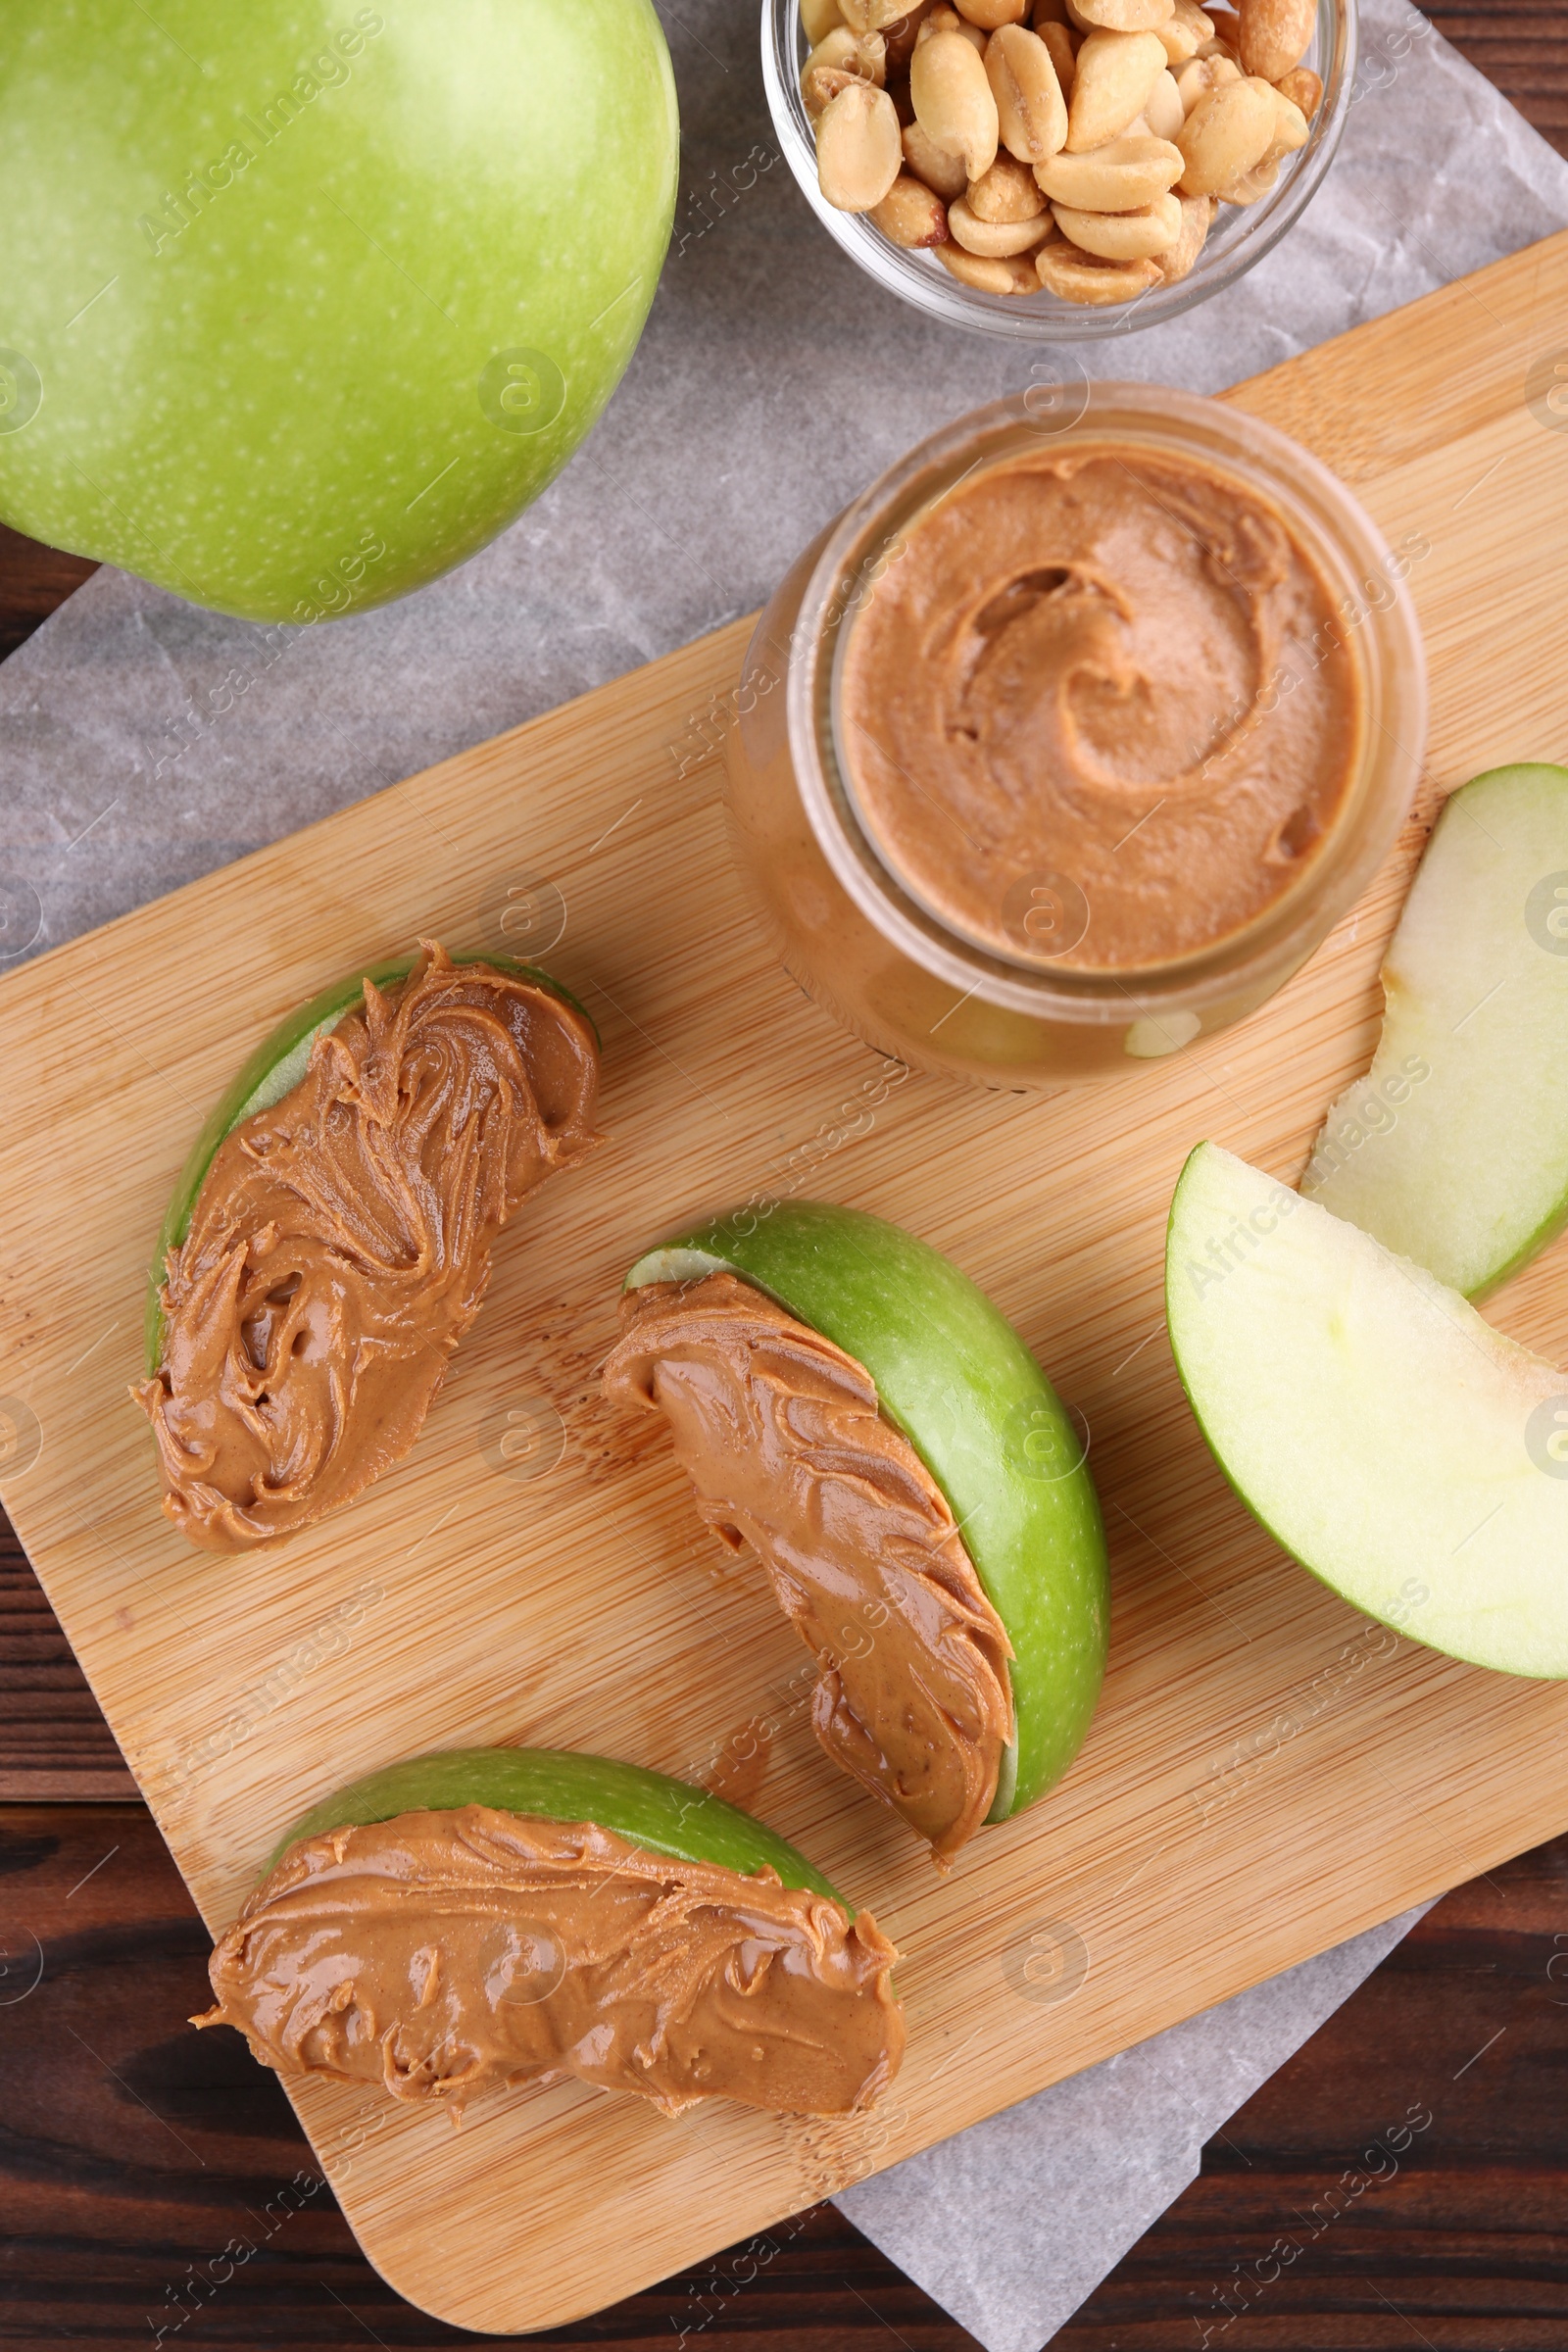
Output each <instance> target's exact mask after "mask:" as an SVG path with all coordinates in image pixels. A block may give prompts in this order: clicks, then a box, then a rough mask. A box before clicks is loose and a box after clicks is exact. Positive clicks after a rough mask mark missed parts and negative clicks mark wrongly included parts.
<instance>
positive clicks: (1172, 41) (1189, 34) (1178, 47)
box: [1154, 0, 1214, 66]
mask: <svg viewBox="0 0 1568 2352" xmlns="http://www.w3.org/2000/svg"><path fill="white" fill-rule="evenodd" d="M1154 30H1155V31H1156V32H1157V33H1158V35H1159V37H1160V39H1161V40H1162V41H1163V42H1164V44H1165V63H1166V64H1167V65H1170V66H1180V65H1185V64H1186V62H1187V60H1188V58H1190V57H1196V56H1197V54H1198V52H1199V50H1200V49H1201V46H1202V44H1203V43H1204V41H1211V40H1212V39H1213V38H1214V26H1213V22H1212V20H1211V19H1210V18H1208V17H1205V16H1204V14H1203V12H1202V10H1201V8H1200V7H1199V6H1198V4H1197V0H1176V5H1175V8H1174V9H1173V10H1172V12H1171V14H1170V15H1169V16H1168V17H1167V18H1166V19H1165V22H1164V24H1163V25H1155V26H1154Z"/></svg>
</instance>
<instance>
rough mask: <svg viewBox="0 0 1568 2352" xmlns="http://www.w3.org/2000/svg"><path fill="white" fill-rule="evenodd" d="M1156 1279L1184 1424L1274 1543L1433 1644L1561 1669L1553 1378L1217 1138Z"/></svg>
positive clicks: (1564, 1663) (1567, 1445)
mask: <svg viewBox="0 0 1568 2352" xmlns="http://www.w3.org/2000/svg"><path fill="white" fill-rule="evenodd" d="M1165 1285H1166V1311H1167V1315H1168V1320H1169V1325H1170V1337H1171V1346H1172V1348H1173V1350H1174V1352H1175V1357H1176V1366H1177V1370H1178V1371H1179V1373H1180V1374H1181V1379H1182V1384H1183V1386H1184V1388H1185V1389H1186V1391H1187V1396H1188V1399H1189V1401H1190V1403H1191V1405H1192V1408H1193V1411H1194V1413H1195V1415H1196V1416H1197V1419H1198V1423H1199V1427H1200V1428H1201V1430H1202V1433H1203V1435H1204V1437H1205V1438H1206V1439H1207V1441H1208V1444H1209V1446H1210V1447H1211V1448H1212V1450H1213V1453H1214V1455H1215V1458H1216V1460H1217V1461H1218V1463H1219V1465H1220V1468H1221V1469H1222V1470H1223V1471H1224V1473H1225V1475H1226V1477H1227V1478H1228V1479H1229V1481H1230V1483H1231V1485H1232V1486H1233V1487H1234V1488H1235V1490H1236V1492H1237V1494H1238V1495H1240V1496H1241V1498H1242V1500H1243V1501H1244V1502H1245V1503H1246V1504H1247V1505H1248V1506H1249V1508H1250V1510H1251V1511H1252V1512H1253V1513H1254V1514H1255V1515H1256V1517H1257V1518H1258V1519H1259V1520H1261V1522H1262V1524H1263V1525H1264V1527H1265V1528H1267V1530H1268V1531H1269V1533H1270V1534H1271V1535H1272V1536H1273V1537H1274V1538H1275V1539H1276V1541H1277V1542H1278V1543H1280V1544H1282V1545H1283V1546H1284V1547H1285V1549H1286V1550H1287V1551H1289V1552H1291V1553H1293V1554H1294V1556H1295V1557H1296V1558H1297V1559H1298V1560H1299V1561H1300V1563H1301V1564H1302V1566H1303V1567H1306V1568H1309V1569H1311V1570H1312V1572H1313V1573H1314V1575H1316V1576H1319V1577H1321V1578H1322V1579H1323V1581H1324V1583H1325V1584H1327V1585H1330V1586H1332V1587H1333V1589H1334V1590H1335V1591H1336V1592H1337V1593H1342V1594H1343V1595H1344V1597H1345V1598H1346V1599H1347V1600H1348V1601H1349V1602H1350V1603H1351V1604H1352V1606H1354V1607H1355V1608H1358V1609H1362V1610H1364V1611H1365V1612H1366V1613H1367V1615H1368V1616H1370V1617H1375V1618H1379V1619H1381V1620H1382V1621H1383V1622H1384V1623H1385V1624H1388V1625H1394V1626H1397V1627H1398V1628H1399V1630H1400V1631H1402V1632H1403V1633H1405V1634H1406V1635H1408V1636H1409V1637H1410V1638H1411V1639H1412V1640H1415V1641H1418V1642H1425V1643H1426V1644H1428V1646H1430V1647H1431V1648H1433V1649H1439V1650H1444V1651H1446V1652H1447V1653H1448V1654H1449V1655H1450V1656H1452V1657H1456V1658H1466V1659H1469V1660H1470V1661H1471V1662H1472V1663H1474V1664H1475V1665H1478V1666H1489V1667H1493V1668H1495V1669H1497V1670H1498V1671H1499V1672H1502V1673H1505V1674H1517V1675H1533V1676H1542V1677H1547V1678H1559V1677H1563V1676H1568V1375H1565V1374H1564V1373H1561V1372H1558V1371H1555V1370H1554V1369H1553V1367H1552V1366H1551V1365H1550V1364H1548V1363H1545V1362H1544V1361H1543V1360H1542V1359H1541V1358H1540V1357H1539V1356H1536V1355H1533V1354H1531V1353H1530V1352H1529V1350H1528V1349H1526V1348H1520V1347H1518V1346H1516V1345H1515V1343H1514V1342H1513V1341H1512V1340H1509V1339H1505V1338H1504V1337H1503V1336H1502V1334H1501V1333H1500V1332H1497V1331H1495V1330H1494V1329H1493V1328H1492V1326H1491V1325H1490V1324H1489V1323H1486V1322H1484V1321H1483V1320H1482V1318H1481V1316H1480V1315H1478V1314H1477V1313H1476V1311H1475V1309H1474V1307H1473V1306H1471V1305H1470V1304H1469V1302H1468V1301H1467V1300H1466V1299H1464V1298H1462V1297H1461V1296H1460V1294H1459V1293H1458V1292H1457V1291H1456V1290H1452V1289H1450V1288H1448V1287H1447V1286H1446V1284H1444V1283H1441V1282H1439V1281H1438V1280H1437V1279H1436V1277H1435V1276H1434V1275H1432V1274H1430V1273H1428V1272H1427V1271H1426V1269H1425V1268H1424V1267H1422V1266H1419V1265H1416V1264H1414V1263H1412V1262H1411V1261H1410V1260H1409V1259H1407V1258H1403V1257H1398V1256H1396V1255H1395V1254H1394V1253H1393V1252H1392V1251H1391V1250H1387V1249H1385V1248H1384V1247H1383V1245H1382V1244H1381V1242H1379V1241H1377V1240H1375V1239H1374V1238H1373V1237H1372V1236H1371V1235H1370V1234H1367V1233H1364V1232H1362V1231H1361V1230H1360V1228H1359V1227H1358V1226H1355V1225H1352V1224H1349V1223H1347V1222H1345V1221H1344V1220H1342V1219H1341V1218H1339V1217H1336V1216H1333V1215H1331V1214H1330V1212H1329V1210H1328V1209H1326V1208H1325V1207H1323V1206H1321V1205H1320V1204H1319V1203H1318V1202H1317V1201H1306V1200H1303V1199H1301V1197H1300V1196H1299V1194H1297V1193H1294V1192H1292V1191H1291V1190H1290V1189H1289V1187H1288V1186H1286V1185H1283V1184H1280V1183H1279V1182H1278V1181H1277V1180H1276V1179H1275V1178H1274V1177H1272V1176H1268V1175H1265V1174H1264V1173H1263V1172H1262V1170H1261V1169H1258V1168H1254V1167H1250V1166H1249V1165H1248V1164H1247V1162H1246V1161H1245V1160H1241V1159H1237V1158H1234V1157H1233V1156H1232V1154H1231V1153H1230V1152H1223V1151H1221V1150H1219V1149H1218V1147H1217V1146H1215V1145H1213V1144H1201V1145H1200V1146H1199V1147H1198V1149H1197V1151H1196V1152H1193V1153H1192V1155H1191V1157H1190V1158H1189V1159H1188V1161H1187V1164H1186V1166H1185V1167H1184V1169H1183V1170H1182V1174H1181V1179H1180V1182H1179V1183H1178V1185H1177V1187H1176V1193H1175V1198H1174V1200H1173V1201H1172V1203H1171V1213H1170V1226H1169V1233H1168V1240H1167V1253H1166V1269H1165Z"/></svg>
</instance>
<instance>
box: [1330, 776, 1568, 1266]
mask: <svg viewBox="0 0 1568 2352" xmlns="http://www.w3.org/2000/svg"><path fill="white" fill-rule="evenodd" d="M1383 990H1384V996H1385V998H1386V1000H1387V1010H1386V1012H1385V1014H1384V1021H1383V1035H1382V1038H1381V1039H1380V1041H1379V1044H1378V1050H1377V1054H1376V1056H1375V1057H1374V1060H1373V1063H1372V1067H1371V1068H1370V1070H1368V1072H1367V1074H1366V1076H1365V1077H1364V1078H1360V1079H1357V1081H1356V1083H1355V1084H1354V1085H1353V1086H1351V1087H1348V1089H1347V1090H1346V1092H1345V1093H1344V1094H1343V1095H1342V1096H1341V1097H1340V1099H1339V1101H1338V1102H1337V1103H1335V1105H1334V1107H1333V1109H1332V1110H1331V1111H1330V1112H1329V1115H1328V1117H1327V1119H1326V1120H1325V1121H1324V1123H1323V1128H1322V1132H1321V1133H1320V1135H1319V1136H1318V1139H1317V1142H1316V1144H1315V1145H1314V1147H1313V1151H1312V1157H1311V1160H1310V1162H1309V1164H1308V1166H1307V1170H1306V1174H1305V1175H1304V1176H1303V1177H1302V1179H1301V1190H1302V1192H1303V1193H1304V1194H1305V1195H1306V1196H1307V1197H1308V1198H1309V1199H1311V1200H1314V1201H1318V1202H1320V1203H1321V1205H1322V1206H1323V1207H1324V1208H1328V1209H1332V1210H1333V1212H1334V1214H1335V1215H1336V1216H1337V1217H1348V1218H1349V1219H1350V1221H1351V1223H1352V1224H1356V1225H1359V1226H1360V1227H1361V1228H1362V1230H1363V1232H1366V1233H1370V1234H1372V1235H1374V1236H1375V1238H1376V1239H1377V1240H1378V1241H1380V1242H1383V1243H1385V1244H1386V1245H1387V1247H1388V1248H1389V1249H1391V1250H1398V1252H1399V1253H1400V1255H1401V1256H1403V1257H1413V1258H1414V1259H1415V1260H1416V1262H1417V1263H1418V1264H1419V1265H1423V1266H1425V1267H1426V1268H1427V1269H1428V1271H1429V1272H1430V1273H1433V1274H1436V1275H1437V1277H1438V1279H1439V1280H1440V1281H1441V1282H1446V1283H1448V1284H1450V1285H1451V1286H1452V1288H1453V1289H1454V1290H1456V1291H1462V1292H1463V1293H1464V1294H1465V1296H1466V1297H1467V1298H1470V1299H1476V1298H1482V1297H1484V1296H1485V1295H1486V1293H1487V1292H1488V1291H1491V1290H1495V1288H1496V1286H1497V1284H1498V1283H1500V1282H1501V1281H1503V1280H1504V1279H1505V1278H1506V1276H1508V1275H1509V1274H1511V1273H1513V1272H1514V1270H1515V1269H1516V1268H1517V1267H1519V1266H1521V1265H1523V1264H1524V1263H1525V1261H1526V1259H1527V1258H1530V1257H1533V1256H1534V1255H1535V1253H1536V1251H1537V1250H1541V1249H1543V1248H1544V1246H1545V1244H1546V1243H1547V1242H1549V1241H1550V1240H1551V1239H1552V1237H1553V1235H1554V1234H1556V1233H1558V1232H1560V1230H1561V1229H1562V1226H1563V1225H1564V1223H1565V1222H1568V768H1562V767H1545V766H1533V767H1498V768H1494V769H1493V770H1492V771H1491V773H1490V774H1487V775H1484V776H1477V778H1476V780H1475V782H1474V783H1473V784H1467V785H1465V787H1464V789H1463V790H1462V791H1460V792H1456V793H1455V794H1454V795H1453V797H1452V799H1451V800H1450V801H1449V802H1448V804H1447V806H1446V808H1445V809H1444V811H1443V814H1442V816H1441V817H1440V818H1439V819H1438V824H1437V828H1436V830H1435V831H1434V833H1433V836H1432V840H1431V842H1430V844H1429V845H1428V848H1427V852H1426V856H1425V857H1424V858H1422V860H1421V866H1420V870H1419V871H1418V873H1417V874H1416V878H1415V881H1414V883H1413V884H1412V885H1411V889H1410V895H1409V897H1408V899H1407V900H1406V902H1405V907H1404V912H1403V913H1402V915H1401V916H1400V918H1399V927H1398V929H1397V931H1396V932H1395V934H1394V939H1393V942H1392V944H1391V946H1390V949H1389V954H1388V958H1387V960H1386V962H1385V963H1384V966H1383Z"/></svg>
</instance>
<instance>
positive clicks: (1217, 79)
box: [1171, 57, 1242, 115]
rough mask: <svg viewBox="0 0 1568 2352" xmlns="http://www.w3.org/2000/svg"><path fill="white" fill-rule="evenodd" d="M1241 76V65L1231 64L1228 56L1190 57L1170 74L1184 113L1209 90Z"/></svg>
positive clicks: (1206, 94) (1218, 87) (1237, 79)
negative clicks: (1183, 64)
mask: <svg viewBox="0 0 1568 2352" xmlns="http://www.w3.org/2000/svg"><path fill="white" fill-rule="evenodd" d="M1241 78H1242V69H1241V67H1240V66H1237V65H1233V64H1232V63H1231V61H1230V59H1229V58H1228V57H1190V58H1189V59H1188V60H1187V63H1186V65H1185V66H1178V67H1177V69H1176V71H1175V73H1173V74H1172V76H1171V79H1172V80H1173V81H1174V82H1175V84H1176V94H1177V96H1178V97H1179V98H1180V100H1181V102H1182V111H1183V114H1184V115H1190V114H1191V113H1192V111H1193V109H1194V107H1195V106H1196V105H1197V104H1198V102H1199V100H1200V99H1201V98H1206V97H1207V96H1208V94H1209V92H1210V91H1211V90H1217V89H1220V88H1222V87H1223V86H1224V84H1225V83H1226V82H1227V81H1240V80H1241Z"/></svg>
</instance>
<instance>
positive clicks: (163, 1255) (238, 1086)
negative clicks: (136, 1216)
mask: <svg viewBox="0 0 1568 2352" xmlns="http://www.w3.org/2000/svg"><path fill="white" fill-rule="evenodd" d="M457 960H458V961H459V962H460V963H486V964H489V965H490V966H491V967H492V968H493V969H494V970H496V971H498V972H516V973H520V974H521V976H522V977H523V978H524V979H526V980H532V981H534V982H535V983H536V984H537V985H538V986H539V987H540V988H548V989H549V990H550V991H551V993H552V995H554V996H557V997H560V998H562V999H563V1001H564V1003H565V1004H567V1005H570V1006H571V1008H572V1010H573V1012H580V1013H581V1014H582V1017H583V1019H584V1020H585V1021H586V1022H587V1023H588V1026H589V1028H590V1029H592V1030H593V1033H594V1036H595V1038H597V1037H598V1035H599V1031H598V1029H597V1028H596V1027H595V1025H594V1020H593V1016H592V1014H591V1013H589V1012H588V1011H587V1010H586V1009H585V1007H584V1006H583V1005H579V1004H578V1002H577V1000H576V998H575V997H574V996H573V995H572V994H571V992H570V990H569V989H564V988H563V987H562V985H561V983H560V981H559V980H553V979H552V978H551V976H550V974H549V973H548V972H542V971H540V970H539V968H538V966H537V965H536V964H531V963H519V962H517V960H516V959H515V956H491V955H489V954H488V953H480V954H477V955H474V956H459V957H458V959H457ZM416 961H417V958H416V957H415V956H399V957H397V958H396V960H395V961H393V962H390V963H378V964H368V965H362V966H361V967H360V969H359V970H358V971H354V972H350V973H347V974H345V976H344V977H343V978H342V979H341V980H334V981H333V982H332V983H331V985H330V987H327V988H323V989H322V990H321V992H320V994H319V996H315V997H313V998H312V999H311V1001H310V1003H309V1004H308V1005H298V1006H297V1007H296V1008H295V1010H294V1011H293V1012H291V1013H289V1014H288V1015H287V1017H286V1018H285V1019H283V1020H282V1021H280V1022H279V1023H278V1025H277V1027H276V1028H275V1029H274V1030H273V1031H272V1033H271V1035H270V1037H267V1038H264V1039H263V1041H262V1043H261V1044H260V1045H259V1046H258V1047H257V1049H256V1051H255V1053H254V1054H252V1055H251V1057H250V1059H249V1060H248V1061H247V1062H246V1063H245V1065H244V1067H243V1068H242V1069H241V1070H240V1071H239V1073H238V1075H237V1076H236V1077H235V1078H234V1079H233V1080H232V1081H231V1083H230V1084H229V1086H228V1088H227V1089H226V1091H225V1092H224V1093H223V1094H222V1095H221V1097H220V1098H219V1100H218V1102H217V1103H214V1105H213V1107H212V1109H211V1111H210V1112H209V1113H208V1115H207V1118H206V1120H205V1122H204V1124H203V1126H202V1130H201V1133H200V1134H199V1135H198V1136H197V1138H196V1141H195V1142H194V1144H192V1146H191V1148H190V1152H189V1153H188V1154H187V1156H186V1160H185V1164H184V1166H183V1167H182V1168H181V1170H180V1172H179V1180H178V1182H177V1183H176V1185H175V1186H174V1191H173V1196H172V1199H171V1201H170V1203H169V1206H168V1208H167V1209H166V1210H165V1212H164V1221H163V1224H162V1226H161V1227H160V1229H159V1234H158V1247H157V1249H156V1250H154V1251H153V1261H152V1264H151V1266H150V1267H149V1268H148V1271H147V1313H146V1323H145V1338H146V1355H147V1370H148V1372H149V1374H151V1373H155V1372H156V1371H157V1370H158V1367H159V1365H160V1364H161V1363H162V1361H163V1350H164V1310H163V1305H162V1302H161V1300H160V1298H159V1292H160V1290H161V1289H162V1286H163V1282H164V1278H165V1274H166V1271H167V1268H168V1262H169V1253H170V1251H171V1250H177V1249H178V1248H179V1247H180V1245H181V1243H182V1242H183V1241H184V1239H185V1236H186V1235H187V1234H188V1233H189V1231H190V1221H191V1216H192V1214H193V1212H194V1210H195V1207H196V1201H197V1199H198V1197H199V1195H200V1193H201V1189H202V1186H203V1185H204V1184H205V1183H206V1181H207V1171H208V1169H209V1168H210V1167H211V1166H212V1164H213V1162H214V1160H215V1159H216V1158H217V1157H218V1153H219V1151H220V1149H221V1146H222V1144H223V1143H224V1142H225V1141H226V1140H227V1138H228V1137H229V1136H230V1135H232V1133H233V1132H234V1129H235V1128H236V1127H237V1126H238V1125H239V1123H240V1121H241V1120H242V1119H248V1118H251V1117H252V1116H253V1115H254V1114H255V1113H256V1112H257V1111H259V1110H270V1109H271V1108H272V1105H273V1104H274V1103H281V1102H282V1100H283V1097H284V1096H285V1095H287V1094H291V1093H292V1092H293V1090H294V1088H295V1087H296V1086H298V1085H299V1083H300V1080H301V1079H302V1078H303V1077H304V1075H305V1073H306V1071H307V1070H308V1069H309V1068H310V1066H311V1054H312V1053H313V1052H314V1051H315V1047H316V1041H317V1039H318V1038H319V1037H325V1036H326V1035H327V1034H328V1033H329V1032H330V1031H331V1030H333V1029H335V1028H336V1027H337V1025H338V1023H339V1021H340V1020H342V1018H343V1016H344V1014H345V1013H347V1012H351V1011H353V1009H354V1007H355V1006H356V1005H359V1004H360V1003H361V1002H362V1001H363V998H364V995H365V984H366V982H367V981H369V982H370V983H371V984H372V986H374V987H376V988H381V989H387V988H396V987H397V985H398V983H399V982H400V981H403V980H406V979H407V978H408V976H409V974H410V972H412V971H413V969H414V966H415V963H416Z"/></svg>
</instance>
